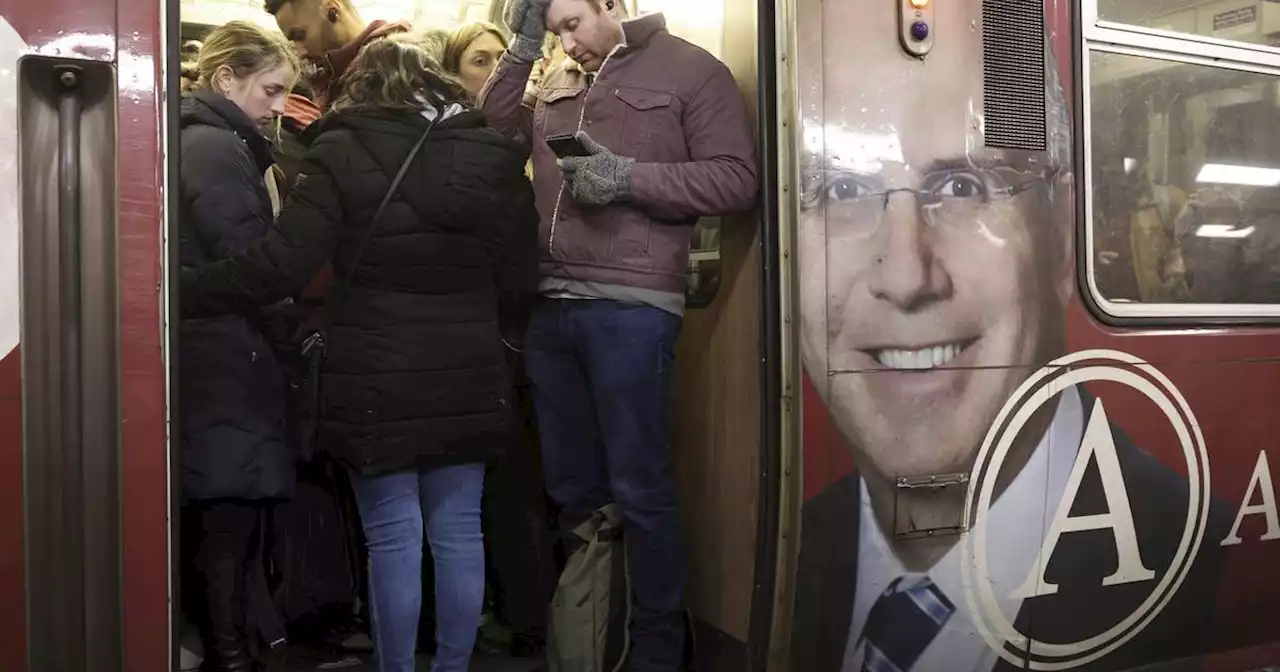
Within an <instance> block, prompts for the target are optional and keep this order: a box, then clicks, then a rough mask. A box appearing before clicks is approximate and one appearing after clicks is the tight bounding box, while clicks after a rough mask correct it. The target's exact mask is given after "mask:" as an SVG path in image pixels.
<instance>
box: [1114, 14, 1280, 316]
mask: <svg viewBox="0 0 1280 672" xmlns="http://www.w3.org/2000/svg"><path fill="white" fill-rule="evenodd" d="M1166 4H1167V3H1166ZM1090 77H1091V87H1092V88H1091V99H1090V111H1089V114H1090V121H1091V132H1092V137H1091V138H1090V142H1091V151H1092V165H1091V167H1090V169H1091V171H1092V187H1093V189H1092V193H1091V194H1090V197H1091V198H1092V203H1093V221H1092V223H1091V224H1092V226H1093V255H1094V259H1093V261H1094V274H1095V276H1094V277H1095V281H1096V284H1097V287H1098V289H1099V291H1100V292H1101V294H1102V296H1103V297H1105V298H1106V299H1109V300H1111V301H1114V302H1145V303H1188V302H1189V303H1277V302H1280V124H1277V122H1280V109H1278V108H1277V103H1278V102H1280V88H1278V87H1277V82H1276V79H1275V78H1273V77H1270V76H1266V75H1259V74H1254V73H1242V72H1236V71H1231V70H1224V69H1218V68H1212V67H1206V66H1197V65H1184V64H1176V63H1171V62H1167V61H1159V60H1156V59H1148V58H1142V57H1137V56H1128V55H1118V54H1107V53H1093V54H1091V56H1090Z"/></svg>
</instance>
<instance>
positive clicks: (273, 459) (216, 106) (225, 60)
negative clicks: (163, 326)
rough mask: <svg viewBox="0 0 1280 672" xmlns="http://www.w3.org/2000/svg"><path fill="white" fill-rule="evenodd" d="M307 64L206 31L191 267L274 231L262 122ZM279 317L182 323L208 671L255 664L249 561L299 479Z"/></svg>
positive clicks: (184, 130) (194, 151) (266, 45)
mask: <svg viewBox="0 0 1280 672" xmlns="http://www.w3.org/2000/svg"><path fill="white" fill-rule="evenodd" d="M298 65H299V64H298V59H297V57H296V56H295V55H294V53H293V51H292V49H291V48H290V46H289V43H288V42H286V41H285V40H284V39H283V38H282V37H280V36H279V35H275V34H270V33H267V32H265V31H263V30H262V29H260V28H257V27H255V26H253V25H252V24H249V23H246V22H240V21H235V22H231V23H228V24H226V25H225V26H222V27H220V28H217V29H215V30H214V31H213V32H212V33H210V34H209V36H208V37H207V38H206V40H205V42H204V45H203V46H202V48H201V49H200V51H199V56H198V59H197V61H196V68H195V70H196V73H195V74H196V79H195V81H194V83H193V88H194V92H193V93H192V94H191V95H190V96H189V97H187V98H185V99H184V100H183V101H182V113H181V118H180V126H181V152H182V154H181V156H182V159H181V164H180V171H181V172H180V180H181V181H180V185H179V189H180V193H181V197H180V199H181V200H180V202H181V205H180V211H179V217H178V219H177V222H178V235H179V238H180V252H179V258H180V261H181V264H182V266H183V268H184V269H196V268H205V267H208V266H210V265H211V264H214V263H216V262H218V261H219V260H223V259H227V258H229V257H232V256H234V255H236V254H239V253H241V252H243V251H244V250H245V249H247V248H249V247H250V246H252V245H253V244H255V243H256V242H258V241H260V240H261V239H262V238H263V237H264V236H265V235H267V231H268V229H269V227H270V226H271V222H272V205H271V198H270V194H269V191H268V186H267V183H266V182H265V180H264V175H265V174H267V171H268V170H269V168H270V167H271V165H272V156H271V148H270V142H269V141H268V140H267V138H266V137H264V136H263V134H262V132H261V131H260V130H259V129H260V128H261V127H262V126H264V125H265V124H267V123H268V122H270V121H271V120H273V119H275V118H276V117H278V116H279V115H280V114H281V112H282V111H283V109H284V98H285V95H286V94H287V93H288V91H289V88H290V87H291V86H292V85H293V82H294V79H295V78H296V77H297V74H298ZM181 298H182V300H183V301H186V300H187V299H188V298H196V297H194V296H193V295H191V294H188V293H186V292H184V293H183V294H182V295H181ZM263 305H264V306H265V305H266V304H265V303H264V304H263ZM272 318H273V315H272V314H271V313H270V312H269V311H265V310H263V309H258V308H255V309H253V310H246V311H244V312H242V313H240V314H238V315H223V316H216V317H214V316H210V317H209V318H208V319H199V320H186V321H184V322H182V324H181V327H180V333H181V345H180V348H179V353H178V359H179V362H180V365H181V367H182V374H183V375H182V376H181V378H180V380H179V385H180V392H181V398H182V405H181V406H180V416H179V423H180V429H179V431H180V439H181V467H182V494H183V498H184V499H185V500H186V502H187V509H188V511H189V513H190V514H191V519H192V520H193V522H194V529H191V530H184V534H186V535H192V534H194V535H197V536H198V538H195V539H192V538H191V537H190V536H188V541H189V543H191V545H192V546H194V547H195V551H194V556H195V557H194V560H193V564H194V566H195V568H196V572H197V574H198V576H197V577H196V578H197V579H198V581H197V582H196V583H198V584H199V589H198V590H197V592H198V593H199V594H198V595H197V596H196V597H197V600H196V601H197V604H198V605H199V606H198V607H196V608H193V609H191V611H192V612H194V613H193V615H194V617H195V620H196V621H197V622H198V626H199V628H200V631H201V635H202V640H203V643H204V654H205V659H206V660H205V669H206V670H211V671H216V672H224V671H225V672H232V671H235V672H241V671H247V670H252V669H255V666H256V662H255V661H254V660H253V658H252V657H251V655H250V652H249V646H248V641H249V637H248V635H247V633H246V626H245V617H244V610H243V609H242V605H243V604H244V603H245V601H246V599H245V596H246V594H247V592H248V588H247V586H248V581H249V579H248V577H247V568H248V567H249V566H250V565H251V562H250V561H251V556H253V555H254V553H255V552H256V550H255V549H254V546H255V545H256V544H255V542H256V540H257V539H258V538H259V536H260V534H261V525H262V521H263V520H264V519H265V518H266V516H267V515H268V513H269V511H270V509H272V508H273V507H274V506H275V504H276V503H278V502H280V501H281V500H284V499H286V498H288V497H289V496H290V495H291V493H292V491H293V487H294V479H295V473H294V466H293V462H294V455H293V451H292V450H291V449H290V446H289V443H288V440H287V437H286V434H285V431H284V426H285V421H284V420H285V408H284V399H285V392H284V383H283V377H282V373H281V370H280V368H279V365H278V363H277V360H276V357H275V354H274V352H273V348H272V345H271V342H270V340H269V338H268V336H267V334H266V333H265V332H266V330H267V325H268V324H269V323H271V322H272Z"/></svg>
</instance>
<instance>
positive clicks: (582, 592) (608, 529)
mask: <svg viewBox="0 0 1280 672" xmlns="http://www.w3.org/2000/svg"><path fill="white" fill-rule="evenodd" d="M567 543H568V550H569V557H568V559H567V562H566V563H565V568H564V571H563V572H562V573H561V574H560V581H559V583H558V584H557V585H556V592H555V596H554V597H553V598H552V599H551V613H550V624H549V625H550V628H549V629H550V632H549V635H550V636H549V637H548V638H547V669H548V672H617V671H618V670H621V669H622V666H623V664H624V663H625V662H626V659H627V652H628V649H629V648H630V644H631V642H630V635H629V630H630V624H631V600H630V599H629V598H630V596H631V573H630V571H629V570H628V567H627V554H626V551H625V549H624V547H623V543H622V509H621V508H619V507H618V505H617V504H608V505H606V506H604V507H602V508H600V509H599V510H597V511H596V512H595V513H593V514H592V515H591V518H589V519H588V520H587V521H586V522H585V523H582V524H581V525H579V526H578V527H576V528H574V529H573V532H572V533H571V534H570V537H569V539H568V541H567ZM619 597H620V598H622V599H615V598H619Z"/></svg>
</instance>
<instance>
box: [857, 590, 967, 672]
mask: <svg viewBox="0 0 1280 672" xmlns="http://www.w3.org/2000/svg"><path fill="white" fill-rule="evenodd" d="M955 610H956V608H955V605H953V604H951V600H948V599H947V596H946V595H944V594H943V593H942V589H940V588H938V586H937V584H935V583H934V582H933V581H931V580H930V579H929V577H927V576H903V577H899V578H897V579H894V581H893V583H891V584H889V587H888V588H887V589H885V591H884V593H882V594H881V595H880V599H878V600H876V603H875V604H874V605H873V606H872V607H871V613H870V614H868V615H867V623H866V625H864V626H863V628H862V636H861V638H860V639H861V640H862V641H863V643H864V644H865V646H864V647H863V654H862V672H908V671H909V670H910V669H911V666H912V665H915V663H916V661H917V660H919V658H920V654H922V653H924V650H925V649H926V648H928V646H929V643H930V642H932V641H933V639H934V637H937V636H938V633H939V632H941V631H942V626H943V624H945V623H946V622H947V619H949V618H951V614H953V613H955Z"/></svg>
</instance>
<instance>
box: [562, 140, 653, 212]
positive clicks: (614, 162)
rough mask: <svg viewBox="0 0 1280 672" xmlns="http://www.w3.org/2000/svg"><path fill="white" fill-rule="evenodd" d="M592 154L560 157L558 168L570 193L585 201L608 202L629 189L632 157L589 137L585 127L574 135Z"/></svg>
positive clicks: (592, 202) (634, 164) (587, 203)
mask: <svg viewBox="0 0 1280 672" xmlns="http://www.w3.org/2000/svg"><path fill="white" fill-rule="evenodd" d="M574 137H576V138H577V139H578V142H580V143H582V146H583V147H584V148H586V150H587V151H588V152H591V156H567V157H565V158H563V159H560V172H562V173H564V179H565V181H567V182H568V183H569V195H570V196H572V197H573V200H575V201H577V202H579V203H582V204H584V205H608V204H609V203H612V202H613V201H614V200H616V199H617V198H618V197H619V196H624V195H626V194H628V193H630V191H631V170H632V169H633V168H635V166H636V160H635V159H628V158H626V157H623V156H618V155H617V154H614V153H613V152H611V151H609V149H608V148H607V147H605V146H604V145H602V144H600V143H598V142H596V141H595V140H592V139H591V136H589V135H587V132H586V131H578V133H577V134H576V135H575V136H574Z"/></svg>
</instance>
